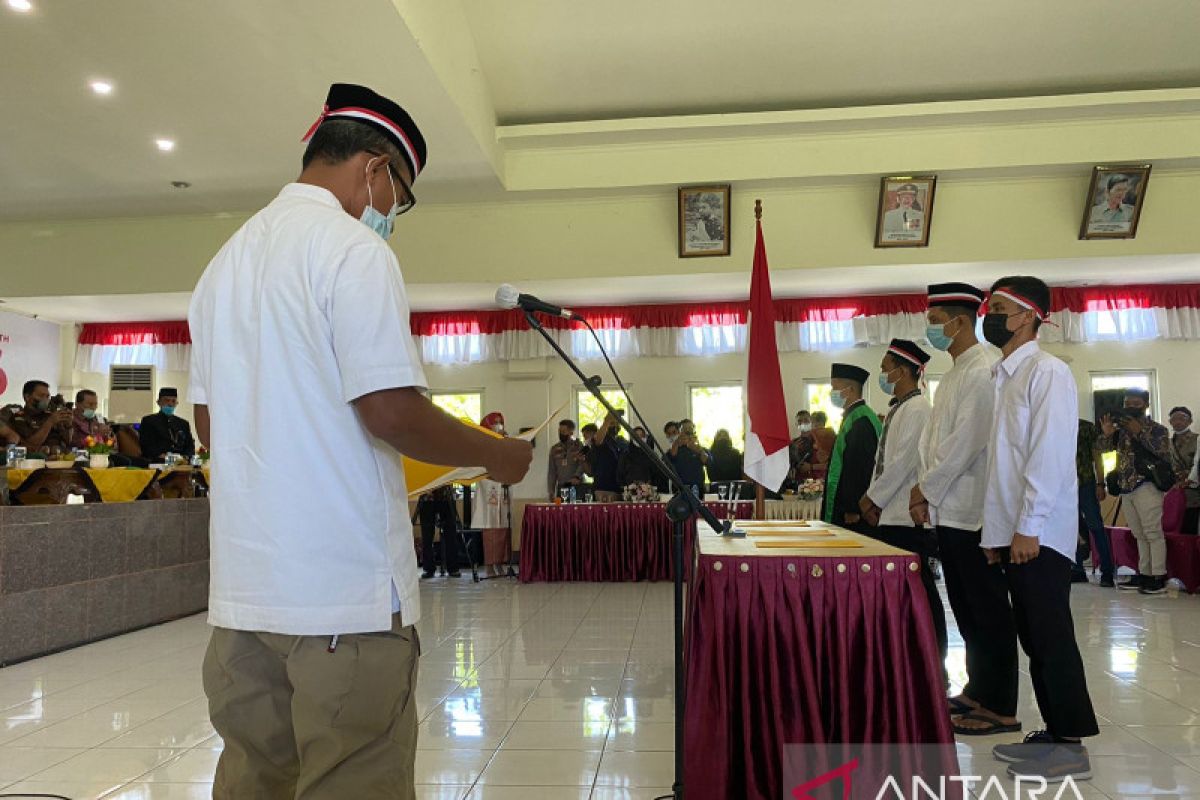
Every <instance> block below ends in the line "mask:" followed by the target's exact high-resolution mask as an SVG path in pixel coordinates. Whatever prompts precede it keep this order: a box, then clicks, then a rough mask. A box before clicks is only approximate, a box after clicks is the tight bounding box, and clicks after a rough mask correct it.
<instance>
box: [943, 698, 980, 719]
mask: <svg viewBox="0 0 1200 800" xmlns="http://www.w3.org/2000/svg"><path fill="white" fill-rule="evenodd" d="M948 702H949V703H950V716H952V717H961V716H962V715H963V714H970V713H972V712H973V711H975V706H972V705H968V704H966V703H964V702H963V701H962V700H959V699H958V698H956V697H951V698H949V700H948Z"/></svg>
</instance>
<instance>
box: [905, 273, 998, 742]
mask: <svg viewBox="0 0 1200 800" xmlns="http://www.w3.org/2000/svg"><path fill="white" fill-rule="evenodd" d="M985 298H986V293H985V292H983V291H981V290H980V289H977V288H975V287H974V286H971V285H969V284H966V283H941V284H936V285H934V286H930V287H929V312H928V315H927V319H928V322H929V325H928V328H927V330H926V337H927V338H928V339H929V343H930V344H931V345H932V346H933V347H934V348H935V349H937V350H944V351H946V352H948V353H949V354H950V357H951V358H953V359H954V366H952V367H951V368H950V371H949V372H947V373H946V374H945V375H943V376H942V382H941V384H939V386H938V393H937V402H935V403H934V405H933V415H932V416H931V417H930V420H929V424H928V425H927V426H925V434H924V436H922V437H921V447H920V456H921V474H920V482H919V483H918V484H917V485H916V486H914V487H913V490H912V496H911V498H910V506H909V511H910V513H911V514H912V519H913V521H914V522H916V523H918V524H925V525H929V524H933V525H935V526H936V530H937V541H938V557H939V558H940V559H941V562H942V574H943V576H944V577H945V580H946V595H947V597H948V598H949V600H950V609H951V610H952V611H953V612H954V619H955V621H956V622H957V623H958V631H959V633H961V634H962V637H963V644H964V648H965V650H966V667H967V683H966V685H965V686H964V687H963V690H962V693H961V694H959V695H958V696H956V697H952V698H950V711H951V713H952V714H954V715H955V717H956V718H955V720H954V730H955V732H956V733H959V734H961V735H964V736H984V735H988V734H993V733H1005V732H1012V731H1019V730H1020V729H1021V723H1019V722H1018V721H1017V719H1016V716H1015V714H1016V713H1017V629H1016V625H1015V623H1014V621H1013V614H1012V607H1011V606H1010V605H1009V602H1008V585H1007V583H1006V582H1005V580H1004V572H1003V571H1002V570H1001V568H1000V566H999V565H998V564H988V560H987V557H986V556H985V555H984V553H983V551H982V550H981V549H980V547H979V543H980V537H981V535H982V534H981V528H982V526H983V491H984V488H985V485H986V481H987V445H988V438H989V437H990V436H991V433H992V417H993V414H992V410H993V408H994V404H995V382H994V381H993V379H992V367H993V366H994V364H995V362H996V359H995V356H994V353H995V351H994V350H991V348H988V347H986V346H984V345H982V344H980V343H979V339H977V338H976V336H975V321H976V319H978V317H979V309H980V308H981V307H982V306H983V301H984V299H985Z"/></svg>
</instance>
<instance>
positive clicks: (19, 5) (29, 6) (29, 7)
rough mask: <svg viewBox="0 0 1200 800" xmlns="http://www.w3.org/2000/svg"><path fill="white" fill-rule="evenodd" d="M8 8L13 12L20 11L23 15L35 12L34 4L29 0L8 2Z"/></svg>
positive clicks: (9, 0) (11, 0)
mask: <svg viewBox="0 0 1200 800" xmlns="http://www.w3.org/2000/svg"><path fill="white" fill-rule="evenodd" d="M7 1H8V7H9V8H11V9H12V10H13V11H20V12H21V13H22V14H24V13H26V12H29V11H33V3H31V2H29V0H7Z"/></svg>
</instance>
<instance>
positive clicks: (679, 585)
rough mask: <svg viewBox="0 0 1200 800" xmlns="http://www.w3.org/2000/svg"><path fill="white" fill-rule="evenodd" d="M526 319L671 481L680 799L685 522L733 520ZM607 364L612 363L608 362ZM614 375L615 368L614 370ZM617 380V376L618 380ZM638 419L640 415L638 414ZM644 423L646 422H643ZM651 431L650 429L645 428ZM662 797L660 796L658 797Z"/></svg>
mask: <svg viewBox="0 0 1200 800" xmlns="http://www.w3.org/2000/svg"><path fill="white" fill-rule="evenodd" d="M524 311H525V320H526V321H527V322H528V323H529V327H530V328H532V329H533V330H535V331H537V332H538V333H539V334H541V335H542V338H543V339H545V340H546V341H547V342H548V343H549V344H550V347H551V348H553V349H554V352H556V353H558V356H559V358H561V359H562V360H563V363H565V364H566V365H567V366H568V367H570V369H571V371H572V372H574V373H575V375H576V376H578V377H579V379H580V380H581V381H582V382H583V385H584V387H586V388H587V390H588V391H589V392H591V393H592V396H593V397H595V398H596V400H597V401H598V402H599V403H600V405H601V406H603V407H604V409H605V410H606V411H608V413H609V415H610V416H611V417H612V418H613V419H615V420H616V421H617V424H618V425H619V426H620V427H621V428H623V429H624V430H625V432H626V433H627V434H628V435H629V443H630V446H631V447H637V448H638V449H639V450H641V451H642V452H643V453H644V454H645V455H646V457H647V458H648V459H650V463H651V464H652V465H653V466H654V470H655V471H656V472H657V473H658V474H659V476H660V477H663V478H666V479H667V480H668V481H670V485H671V487H672V488H673V489H674V490H675V494H674V495H673V496H672V497H671V499H670V501H669V502H668V503H667V518H668V519H670V520H671V522H672V525H673V533H672V536H671V542H672V561H673V562H674V569H673V570H672V572H673V573H674V576H673V577H674V581H675V603H674V618H675V782H674V784H672V786H671V794H669V795H664V796H663V797H664V798H674V800H683V714H684V709H685V708H686V702H685V697H684V691H685V686H684V671H683V670H684V665H683V620H684V614H683V569H684V564H683V533H684V523H686V522H687V520H689V519H691V518H692V517H693V516H700V517H701V518H703V519H704V521H705V522H706V523H708V525H709V527H711V528H712V529H713V530H714V531H716V532H717V533H719V534H720V535H722V536H729V535H730V529H731V528H732V525H733V523H732V522H730V521H729V520H726V521H724V522H721V521H720V520H718V519H717V516H716V514H714V513H713V512H712V511H710V510H709V508H708V506H706V505H704V503H703V502H701V498H699V497H697V496H696V494H695V492H693V491H692V490H691V488H690V487H687V486H684V485H683V481H682V480H681V479H680V477H679V473H677V472H676V471H675V468H674V467H672V466H671V465H670V464H669V463H667V461H666V460H665V459H664V457H663V456H662V455H659V453H658V452H656V451H655V450H654V449H653V448H652V447H650V446H649V445H648V444H647V443H646V442H643V441H642V440H641V439H639V438H638V437H636V436H634V435H633V428H632V427H630V425H629V422H628V421H627V420H626V419H625V418H624V417H623V416H621V415H620V414H618V413H617V411H616V409H615V408H613V407H612V405H611V404H609V402H608V400H606V399H605V397H604V395H603V394H602V393H601V392H600V384H601V380H600V376H598V375H594V376H592V377H588V376H587V375H584V374H583V371H582V370H581V369H580V368H579V366H578V365H577V364H576V363H575V361H574V360H573V359H572V358H571V357H570V356H569V355H567V353H566V351H564V350H563V349H562V347H560V346H559V344H558V342H557V341H555V340H554V337H553V336H551V335H550V334H549V333H547V332H546V329H545V328H543V327H542V324H541V323H540V322H538V321H537V318H536V317H534V315H533V312H531V311H529V310H528V309H525V310H524ZM609 367H610V368H611V367H612V363H611V362H609ZM613 374H614V375H615V374H616V370H615V369H614V370H613ZM618 380H619V379H618ZM638 416H639V418H640V417H641V415H640V414H639V415H638ZM642 424H643V425H644V424H645V422H644V421H643V423H642ZM646 433H647V434H649V433H650V431H649V430H647V431H646ZM660 800H661V799H660Z"/></svg>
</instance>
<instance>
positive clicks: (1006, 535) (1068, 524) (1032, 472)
mask: <svg viewBox="0 0 1200 800" xmlns="http://www.w3.org/2000/svg"><path fill="white" fill-rule="evenodd" d="M1049 311H1050V289H1049V287H1048V286H1046V284H1045V283H1043V282H1042V281H1041V280H1039V279H1037V278H1033V277H1026V276H1013V277H1007V278H1001V279H1000V280H998V281H996V283H995V284H994V285H993V286H992V292H991V297H990V298H989V300H988V314H987V316H986V317H985V318H984V321H983V335H984V338H986V339H987V340H988V342H990V343H991V344H993V345H995V346H996V347H999V348H1000V350H1001V353H1002V354H1003V360H1002V361H1001V362H1000V363H999V364H998V365H996V368H995V375H996V408H995V413H994V422H993V426H992V435H991V439H990V441H989V443H988V478H987V488H986V490H985V493H984V505H983V537H982V546H983V547H984V548H985V552H986V553H987V557H988V560H989V561H990V562H992V563H998V564H1000V565H1001V566H1002V567H1003V569H1004V574H1005V579H1006V580H1007V582H1008V591H1009V596H1010V597H1011V599H1012V607H1013V614H1014V616H1015V619H1016V626H1017V636H1018V638H1019V639H1020V642H1021V647H1022V648H1023V649H1024V650H1025V653H1026V655H1028V656H1029V675H1030V677H1031V678H1032V680H1033V690H1034V694H1035V695H1036V697H1037V704H1038V710H1039V711H1040V712H1041V715H1042V720H1043V722H1044V723H1045V725H1046V729H1045V730H1041V731H1035V732H1033V733H1030V734H1029V735H1028V736H1026V737H1025V740H1024V742H1021V743H1019V744H1011V745H997V746H996V747H995V748H993V750H992V753H993V755H995V756H996V758H998V759H1000V760H1002V761H1008V762H1012V763H1011V765H1010V766H1009V768H1008V771H1009V774H1010V775H1013V776H1029V777H1035V776H1036V777H1041V778H1045V779H1046V780H1047V781H1050V782H1056V781H1062V780H1064V779H1066V778H1067V777H1068V776H1070V777H1072V778H1074V779H1076V780H1078V779H1081V778H1088V777H1091V765H1090V763H1089V761H1088V754H1087V749H1086V748H1085V747H1084V746H1083V744H1082V743H1081V740H1082V739H1083V738H1084V737H1087V736H1095V735H1097V734H1098V733H1099V732H1100V729H1099V728H1098V727H1097V725H1096V715H1095V712H1094V711H1093V710H1092V701H1091V697H1090V696H1089V695H1088V689H1087V678H1086V677H1085V676H1084V672H1083V660H1082V659H1081V658H1080V656H1079V647H1078V645H1077V644H1076V642H1075V625H1074V621H1073V620H1072V619H1071V564H1072V562H1073V560H1074V557H1075V544H1076V541H1077V538H1078V527H1079V494H1078V486H1079V483H1078V478H1077V476H1076V469H1075V444H1076V442H1075V440H1076V428H1077V427H1078V423H1079V409H1078V391H1077V389H1076V386H1075V378H1074V376H1072V375H1071V370H1070V369H1069V368H1068V367H1067V365H1066V364H1064V363H1063V362H1062V361H1061V360H1059V359H1057V358H1055V357H1054V356H1052V355H1050V354H1049V353H1046V352H1044V351H1042V350H1041V349H1040V348H1039V347H1038V343H1037V333H1038V328H1039V327H1040V326H1041V324H1042V322H1043V321H1045V319H1046V318H1047V316H1048V314H1049Z"/></svg>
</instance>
